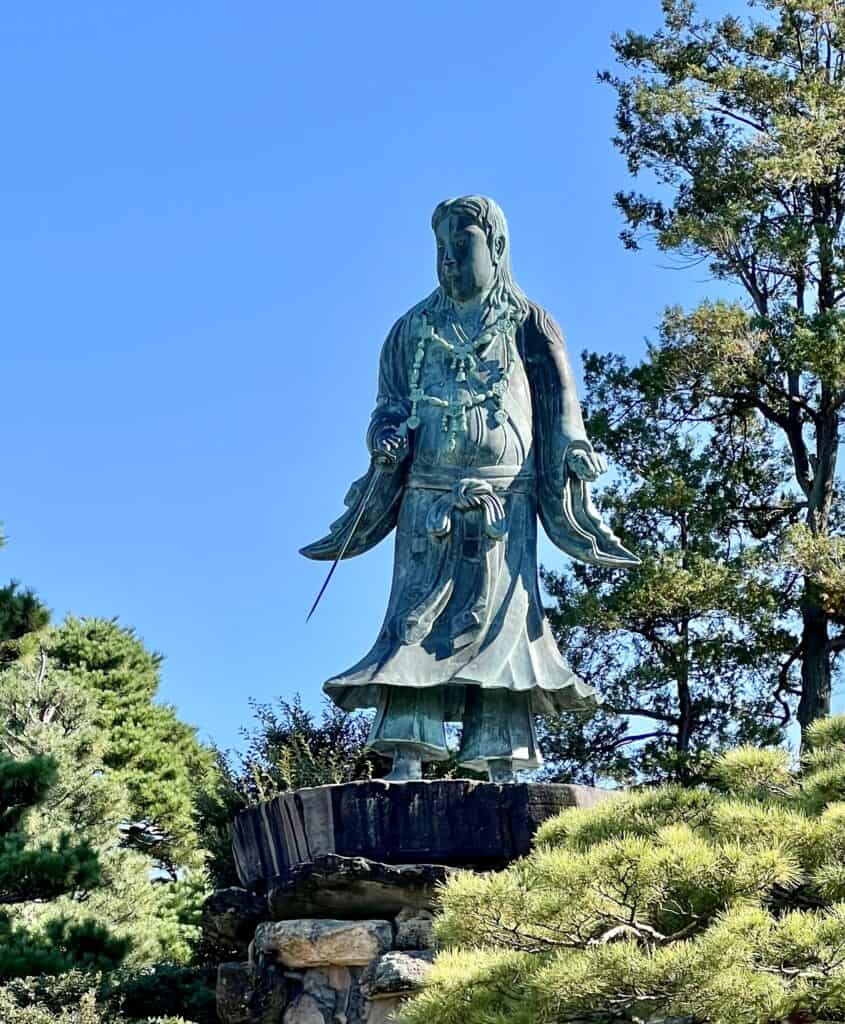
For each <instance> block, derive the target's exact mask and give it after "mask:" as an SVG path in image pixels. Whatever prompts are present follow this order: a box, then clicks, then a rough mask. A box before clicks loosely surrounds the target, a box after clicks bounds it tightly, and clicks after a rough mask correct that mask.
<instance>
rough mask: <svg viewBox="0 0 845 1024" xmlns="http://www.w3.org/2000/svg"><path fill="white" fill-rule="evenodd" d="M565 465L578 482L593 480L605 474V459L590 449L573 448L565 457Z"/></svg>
mask: <svg viewBox="0 0 845 1024" xmlns="http://www.w3.org/2000/svg"><path fill="white" fill-rule="evenodd" d="M566 465H567V466H568V468H569V469H570V470H571V471H572V472H573V473H574V474H575V476H577V477H578V478H579V480H588V481H589V480H595V479H596V477H599V476H601V475H602V473H606V472H607V459H606V458H605V457H604V456H603V455H600V454H599V453H598V452H596V451H593V450H592V448H590V449H587V448H573V449H571V450H570V451H569V452H567V455H566Z"/></svg>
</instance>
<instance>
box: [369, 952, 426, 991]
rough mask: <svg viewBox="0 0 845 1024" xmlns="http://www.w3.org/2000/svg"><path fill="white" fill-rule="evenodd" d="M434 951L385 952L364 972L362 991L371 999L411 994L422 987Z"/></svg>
mask: <svg viewBox="0 0 845 1024" xmlns="http://www.w3.org/2000/svg"><path fill="white" fill-rule="evenodd" d="M433 960H434V953H433V952H431V951H427V952H416V953H401V952H396V951H394V952H392V953H385V954H384V956H380V957H378V958H377V959H375V960H373V961H372V962H371V963H370V964H369V966H368V967H367V969H366V970H365V971H364V973H363V974H362V975H361V991H362V992H363V994H364V995H365V996H366V997H367V998H368V999H371V1000H372V999H384V998H387V997H393V996H400V995H411V994H412V993H413V992H416V991H417V990H418V989H420V988H421V987H422V985H423V983H424V982H425V979H426V978H427V976H428V972H429V971H430V970H431V964H432V961H433Z"/></svg>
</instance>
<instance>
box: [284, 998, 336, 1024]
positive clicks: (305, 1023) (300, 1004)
mask: <svg viewBox="0 0 845 1024" xmlns="http://www.w3.org/2000/svg"><path fill="white" fill-rule="evenodd" d="M330 1021H331V1017H328V1018H326V1017H325V1015H324V1014H323V1011H322V1010H321V1009H320V1005H319V1003H318V1002H317V1000H316V999H315V998H314V997H313V996H310V995H306V994H303V995H301V996H297V998H296V999H294V1001H293V1002H292V1003H291V1004H290V1006H289V1007H288V1008H287V1009H286V1010H285V1015H284V1017H283V1018H282V1022H283V1024H329V1022H330Z"/></svg>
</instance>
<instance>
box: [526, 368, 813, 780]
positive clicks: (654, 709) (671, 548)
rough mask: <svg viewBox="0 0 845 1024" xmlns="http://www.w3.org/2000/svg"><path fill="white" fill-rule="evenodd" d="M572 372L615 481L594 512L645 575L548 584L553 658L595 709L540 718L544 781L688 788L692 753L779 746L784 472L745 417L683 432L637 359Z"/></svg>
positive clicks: (588, 574)
mask: <svg viewBox="0 0 845 1024" xmlns="http://www.w3.org/2000/svg"><path fill="white" fill-rule="evenodd" d="M584 368H585V383H586V396H587V401H586V403H585V410H586V413H587V416H586V419H587V429H588V431H589V434H590V437H591V438H592V439H593V441H594V443H595V444H597V445H598V446H599V447H600V448H602V449H603V450H604V451H606V452H607V453H608V455H609V457H610V460H611V462H612V464H613V466H614V470H615V472H614V479H613V482H612V483H611V484H610V485H609V486H606V487H604V488H603V489H602V491H601V492H600V495H599V496H600V500H601V503H602V506H603V508H604V509H605V511H606V512H607V513H608V514H609V515H610V517H611V520H612V523H613V527H614V529H615V530H616V531H617V532H618V533H620V534H621V535H622V536H623V537H624V538H625V542H626V544H627V545H628V546H629V547H630V548H631V549H632V550H635V551H636V552H637V554H638V555H639V557H640V558H641V559H642V565H641V566H640V567H638V568H637V569H635V570H632V571H630V572H627V573H619V572H617V571H614V570H607V569H599V568H595V567H593V566H587V565H583V564H573V565H572V566H571V568H570V569H569V570H568V571H566V572H565V573H562V574H561V573H558V574H556V573H545V574H544V583H545V586H546V589H547V591H548V592H549V593H550V594H551V595H552V597H554V598H555V599H556V607H554V608H553V609H552V610H551V611H550V619H551V622H552V627H553V629H554V631H555V634H556V636H557V639H558V641H559V643H560V646H561V649H562V650H563V651H564V653H565V655H566V656H567V658H568V659H569V660H570V662H571V663H572V664H573V667H574V668H575V670H576V671H578V672H579V673H580V674H581V675H582V677H584V678H585V679H586V680H587V681H588V682H589V683H591V684H594V685H595V686H596V688H597V689H598V690H599V691H600V693H601V694H602V695H603V697H604V700H605V703H604V705H603V707H602V708H600V709H599V710H598V712H596V713H595V714H591V713H583V712H571V713H564V714H561V715H558V716H556V717H554V718H551V719H548V720H546V721H545V722H544V725H543V731H542V734H541V743H542V746H543V749H544V753H545V754H546V756H547V759H548V762H549V768H547V771H546V775H547V777H550V778H554V779H558V780H564V779H566V780H569V781H578V782H591V783H592V782H595V781H596V780H597V779H598V778H600V777H610V778H614V779H616V780H618V781H623V782H631V781H634V780H636V781H640V782H642V781H663V780H667V779H672V780H677V781H680V782H683V783H685V784H693V783H695V782H696V781H697V780H698V764H699V761H700V759H701V757H702V755H706V754H707V753H708V752H709V751H712V750H714V749H718V748H724V747H725V746H729V745H735V744H736V743H746V742H754V743H761V744H771V743H776V742H778V741H779V739H780V738H781V730H782V727H783V726H784V725H786V723H787V722H788V721H789V718H790V716H791V713H792V706H791V702H790V698H789V694H788V693H787V694H784V692H783V690H784V683H783V680H782V675H783V673H782V667H783V664H784V663H785V662H786V661H787V659H788V657H789V653H790V651H791V650H792V649H793V648H794V646H795V643H796V640H795V637H794V634H793V632H792V631H791V630H790V629H789V628H788V625H789V623H788V620H787V618H786V616H785V615H784V611H785V609H787V608H788V605H789V597H790V590H789V588H790V585H791V575H794V574H790V573H787V572H784V569H783V567H782V566H780V565H779V564H778V562H777V560H776V559H775V558H774V552H773V541H772V538H773V537H781V535H783V534H784V532H785V530H786V529H787V528H788V526H789V523H790V517H791V515H792V508H791V503H789V502H786V503H783V502H781V501H780V499H779V494H780V492H781V490H782V488H783V486H784V482H785V472H784V467H783V462H782V460H781V459H779V458H777V456H776V455H775V454H773V447H772V436H771V434H772V432H771V430H770V429H768V428H767V427H766V425H765V424H764V423H760V422H758V421H756V420H754V419H753V418H750V417H747V416H746V417H743V418H739V417H737V418H735V419H733V420H732V421H730V422H729V423H727V424H726V425H725V429H723V430H721V431H719V432H714V431H712V430H708V429H706V428H698V429H691V428H689V427H685V428H683V429H679V427H678V422H679V420H683V414H684V410H683V408H682V407H679V403H678V401H677V400H676V399H675V398H674V396H673V395H672V394H671V393H669V394H667V393H665V392H664V390H663V389H662V387H661V382H660V380H659V379H658V380H655V376H656V374H655V368H654V366H653V364H652V363H651V362H650V361H649V360H646V361H645V362H643V363H642V364H640V365H638V366H634V367H630V366H628V365H627V363H626V362H625V360H623V359H622V358H620V357H615V356H598V355H586V356H585V359H584ZM760 537H763V538H766V541H765V543H762V542H761V541H760V540H759V539H758V538H760ZM785 685H786V686H787V687H788V681H787V683H786V684H785Z"/></svg>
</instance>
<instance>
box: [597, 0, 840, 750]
mask: <svg viewBox="0 0 845 1024" xmlns="http://www.w3.org/2000/svg"><path fill="white" fill-rule="evenodd" d="M662 6H663V12H664V21H665V25H664V27H663V28H662V29H660V30H659V31H657V32H654V33H652V34H648V35H647V34H643V33H638V32H627V33H625V34H624V35H622V36H619V37H617V38H615V39H614V43H613V46H614V51H615V55H616V58H617V60H618V63H619V65H620V66H621V69H622V71H621V73H620V74H611V73H605V74H604V75H603V76H602V77H603V79H604V80H605V81H606V82H609V83H610V84H611V85H612V87H613V88H614V89H615V91H616V94H617V100H618V103H617V115H616V123H617V135H616V138H615V140H614V141H615V143H616V145H617V147H618V148H619V150H620V151H621V152H622V154H623V155H624V156H625V158H626V160H627V164H628V169H629V171H630V173H631V174H632V175H633V176H635V177H640V178H645V179H646V181H647V183H649V184H650V185H651V186H653V189H652V191H653V193H654V194H652V195H649V194H647V193H646V192H639V191H630V192H621V193H619V194H618V195H617V197H616V201H617V205H618V207H619V209H620V211H621V212H622V214H623V216H624V218H625V220H626V228H625V230H624V231H623V236H622V237H623V241H624V242H625V244H626V245H628V246H629V247H631V248H637V247H638V246H639V244H640V241H641V239H642V238H643V237H644V236H648V237H650V238H652V239H653V240H654V241H655V243H656V245H657V247H658V248H659V249H661V250H662V251H664V252H667V253H673V254H675V255H676V256H677V257H678V258H679V259H680V261H681V262H682V263H685V264H686V265H694V266H698V265H700V264H702V263H704V264H706V265H707V267H708V269H709V271H710V273H711V274H712V275H713V276H714V277H715V278H716V279H719V280H723V281H726V282H730V284H731V285H732V286H734V287H733V288H732V297H733V295H736V294H737V289H738V291H739V294H740V296H741V297H742V298H743V299H744V304H743V303H740V302H734V301H731V302H726V301H717V302H714V301H708V302H704V303H702V304H701V305H700V306H699V307H698V308H696V309H694V310H692V311H688V312H684V311H682V310H679V309H669V310H667V311H666V314H665V316H664V319H663V325H662V330H661V335H660V339H659V342H658V343H657V344H656V345H654V346H653V347H652V348H651V350H650V354H649V366H650V368H651V376H652V381H653V384H654V386H655V387H656V388H658V389H659V390H661V391H662V392H663V393H664V394H666V395H671V396H672V398H673V400H674V402H675V404H676V410H677V414H678V415H677V418H676V421H675V422H676V427H677V429H678V431H679V432H681V433H682V432H684V431H685V430H686V429H688V428H689V427H691V426H694V425H697V424H701V423H707V424H708V425H709V426H710V427H711V428H712V429H713V431H714V432H715V434H716V435H720V434H722V433H723V432H724V431H730V430H732V429H733V428H734V427H735V425H736V424H737V423H743V422H744V423H750V424H752V425H753V427H754V429H756V430H768V431H770V432H771V435H772V438H773V440H774V442H775V445H774V449H773V450H775V451H778V452H780V453H782V454H783V456H784V460H785V466H786V467H787V469H788V480H786V481H785V485H784V487H783V489H782V490H781V491H780V492H779V493H778V494H777V495H776V496H774V495H769V496H768V497H767V496H766V495H765V494H764V495H763V499H764V500H762V501H760V502H758V504H760V505H762V506H763V509H762V511H761V515H760V519H759V522H758V524H757V525H758V537H759V538H760V539H763V538H768V539H769V540H770V542H771V544H772V546H773V548H774V554H775V555H776V556H777V557H778V558H779V559H780V565H781V568H787V567H789V566H794V567H797V568H798V569H799V571H800V573H801V577H802V578H801V579H800V580H799V582H798V585H796V586H794V587H792V588H791V590H789V591H787V590H786V589H784V592H783V596H784V598H785V599H787V605H788V609H789V610H790V611H791V612H792V613H793V614H794V616H795V617H796V618H800V620H801V637H800V643H796V644H795V645H794V646H793V653H792V655H791V656H790V658H791V660H790V661H789V665H790V666H791V665H792V664H793V663H794V664H795V665H797V666H798V667H800V670H801V678H800V684H799V685H798V687H797V689H798V690H799V693H798V696H800V700H799V702H798V708H797V717H798V719H799V721H800V723H801V726H802V729H804V730H806V728H807V727H808V726H809V725H810V723H811V722H813V721H814V720H815V719H816V718H818V717H820V716H824V715H826V714H829V711H830V691H831V671H832V667H833V662H834V659H835V657H836V655H837V653H838V652H839V650H841V648H842V644H843V642H845V641H843V637H842V633H841V629H840V628H838V627H841V626H842V625H843V624H845V619H843V618H842V612H841V609H842V607H843V604H842V594H843V592H845V591H843V587H842V583H841V580H840V577H841V575H842V573H841V569H840V566H839V563H840V562H841V552H840V551H839V548H838V544H839V542H838V540H837V539H836V538H837V536H838V534H839V533H841V525H842V524H841V501H840V498H839V492H840V488H839V482H838V479H837V475H836V463H837V447H838V444H839V437H840V435H841V426H842V416H843V409H845V330H843V322H845V321H844V320H843V318H845V288H844V287H843V285H845V245H843V237H842V229H843V223H845V173H843V161H842V148H841V147H842V140H843V131H844V129H843V125H845V15H843V10H842V6H841V4H839V3H838V2H836V3H834V2H824V3H819V2H815V0H764V2H759V3H751V4H750V6H751V7H752V9H753V10H752V12H751V14H752V17H751V18H750V19H749V20H748V21H747V22H746V21H744V20H743V19H741V18H739V17H737V16H735V15H727V16H725V17H723V18H718V19H715V20H710V19H707V18H704V17H702V16H700V15H699V13H698V11H697V9H696V5H695V4H694V3H692V2H688V0H664V3H663V5H662ZM647 187H648V185H647ZM773 497H776V500H775V501H772V500H771V499H772V498H773ZM778 508H779V509H780V516H778V515H776V514H775V513H776V512H777V510H778ZM799 519H800V520H801V521H802V522H803V524H804V527H805V530H806V535H805V536H801V535H800V533H799V534H793V536H792V537H791V539H790V538H788V537H784V536H783V533H782V526H783V525H784V523H785V522H798V520H799ZM778 549H780V550H778ZM782 683H783V685H782V686H781V688H780V690H779V695H780V696H782V697H786V698H788V696H789V693H790V691H791V690H792V689H795V688H796V685H795V681H792V682H790V681H789V680H788V679H785V680H782Z"/></svg>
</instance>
